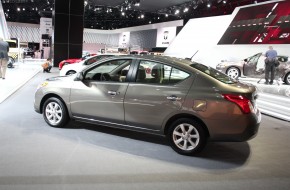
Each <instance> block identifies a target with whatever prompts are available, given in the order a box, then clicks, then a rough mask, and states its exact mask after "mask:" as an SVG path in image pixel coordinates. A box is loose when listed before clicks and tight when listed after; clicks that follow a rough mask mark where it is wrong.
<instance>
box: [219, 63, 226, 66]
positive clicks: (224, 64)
mask: <svg viewBox="0 0 290 190" xmlns="http://www.w3.org/2000/svg"><path fill="white" fill-rule="evenodd" d="M227 65H228V64H227V63H219V64H218V67H226V66H227Z"/></svg>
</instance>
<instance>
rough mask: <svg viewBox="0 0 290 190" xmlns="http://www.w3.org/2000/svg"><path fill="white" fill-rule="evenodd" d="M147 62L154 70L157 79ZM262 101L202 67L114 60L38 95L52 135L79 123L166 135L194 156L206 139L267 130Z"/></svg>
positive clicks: (54, 82) (49, 84)
mask: <svg viewBox="0 0 290 190" xmlns="http://www.w3.org/2000/svg"><path fill="white" fill-rule="evenodd" d="M144 62H146V63H148V62H152V64H154V66H153V68H152V71H151V76H147V75H146V72H145V69H144V66H143V65H144V64H143V63H144ZM176 71H178V72H176ZM173 73H174V74H173ZM256 98H257V89H256V87H255V86H253V85H248V84H243V83H240V82H238V81H236V80H234V79H231V78H230V77H228V76H227V75H225V74H223V73H221V72H219V71H217V70H215V69H213V68H210V67H207V66H204V65H202V64H198V63H192V62H190V61H187V60H182V59H177V58H170V57H163V56H114V57H110V58H107V59H103V60H100V61H98V62H96V63H94V64H91V65H89V66H88V67H86V68H84V69H83V70H82V71H81V72H79V73H78V74H77V75H70V76H67V77H54V78H50V79H47V80H46V81H44V82H43V83H42V84H41V85H39V87H38V89H37V91H36V93H35V101H34V108H35V111H36V112H38V113H42V114H43V117H44V120H45V121H46V122H47V124H48V125H50V126H52V127H65V126H66V125H67V123H68V121H69V120H70V119H73V120H78V121H83V122H90V123H93V124H97V125H98V127H99V126H100V125H103V126H110V127H116V128H121V129H126V130H134V131H140V132H146V133H154V134H158V135H165V136H167V138H168V140H169V143H170V145H171V147H172V148H173V150H175V151H176V152H178V153H180V154H184V155H193V154H195V153H197V152H199V151H201V150H202V149H203V148H204V146H205V144H206V142H207V140H208V139H209V140H216V141H246V140H249V139H251V138H253V137H254V136H255V135H256V134H257V131H258V127H259V124H260V122H261V114H260V111H259V109H258V108H257V106H256ZM225 121H226V122H225Z"/></svg>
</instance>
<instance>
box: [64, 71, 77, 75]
mask: <svg viewBox="0 0 290 190" xmlns="http://www.w3.org/2000/svg"><path fill="white" fill-rule="evenodd" d="M73 74H76V72H75V71H68V72H67V73H66V75H73Z"/></svg>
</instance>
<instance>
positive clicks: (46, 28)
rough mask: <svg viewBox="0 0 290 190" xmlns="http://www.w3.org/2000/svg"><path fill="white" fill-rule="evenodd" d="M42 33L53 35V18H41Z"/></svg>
mask: <svg viewBox="0 0 290 190" xmlns="http://www.w3.org/2000/svg"><path fill="white" fill-rule="evenodd" d="M40 34H41V35H42V34H48V35H49V36H51V35H52V18H40Z"/></svg>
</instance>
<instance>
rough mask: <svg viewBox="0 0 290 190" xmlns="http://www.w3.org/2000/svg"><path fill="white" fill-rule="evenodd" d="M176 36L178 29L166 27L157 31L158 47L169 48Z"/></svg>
mask: <svg viewBox="0 0 290 190" xmlns="http://www.w3.org/2000/svg"><path fill="white" fill-rule="evenodd" d="M175 36H176V27H166V28H160V29H158V30H157V42H156V47H168V46H169V45H170V43H171V42H172V41H173V39H174V38H175Z"/></svg>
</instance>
